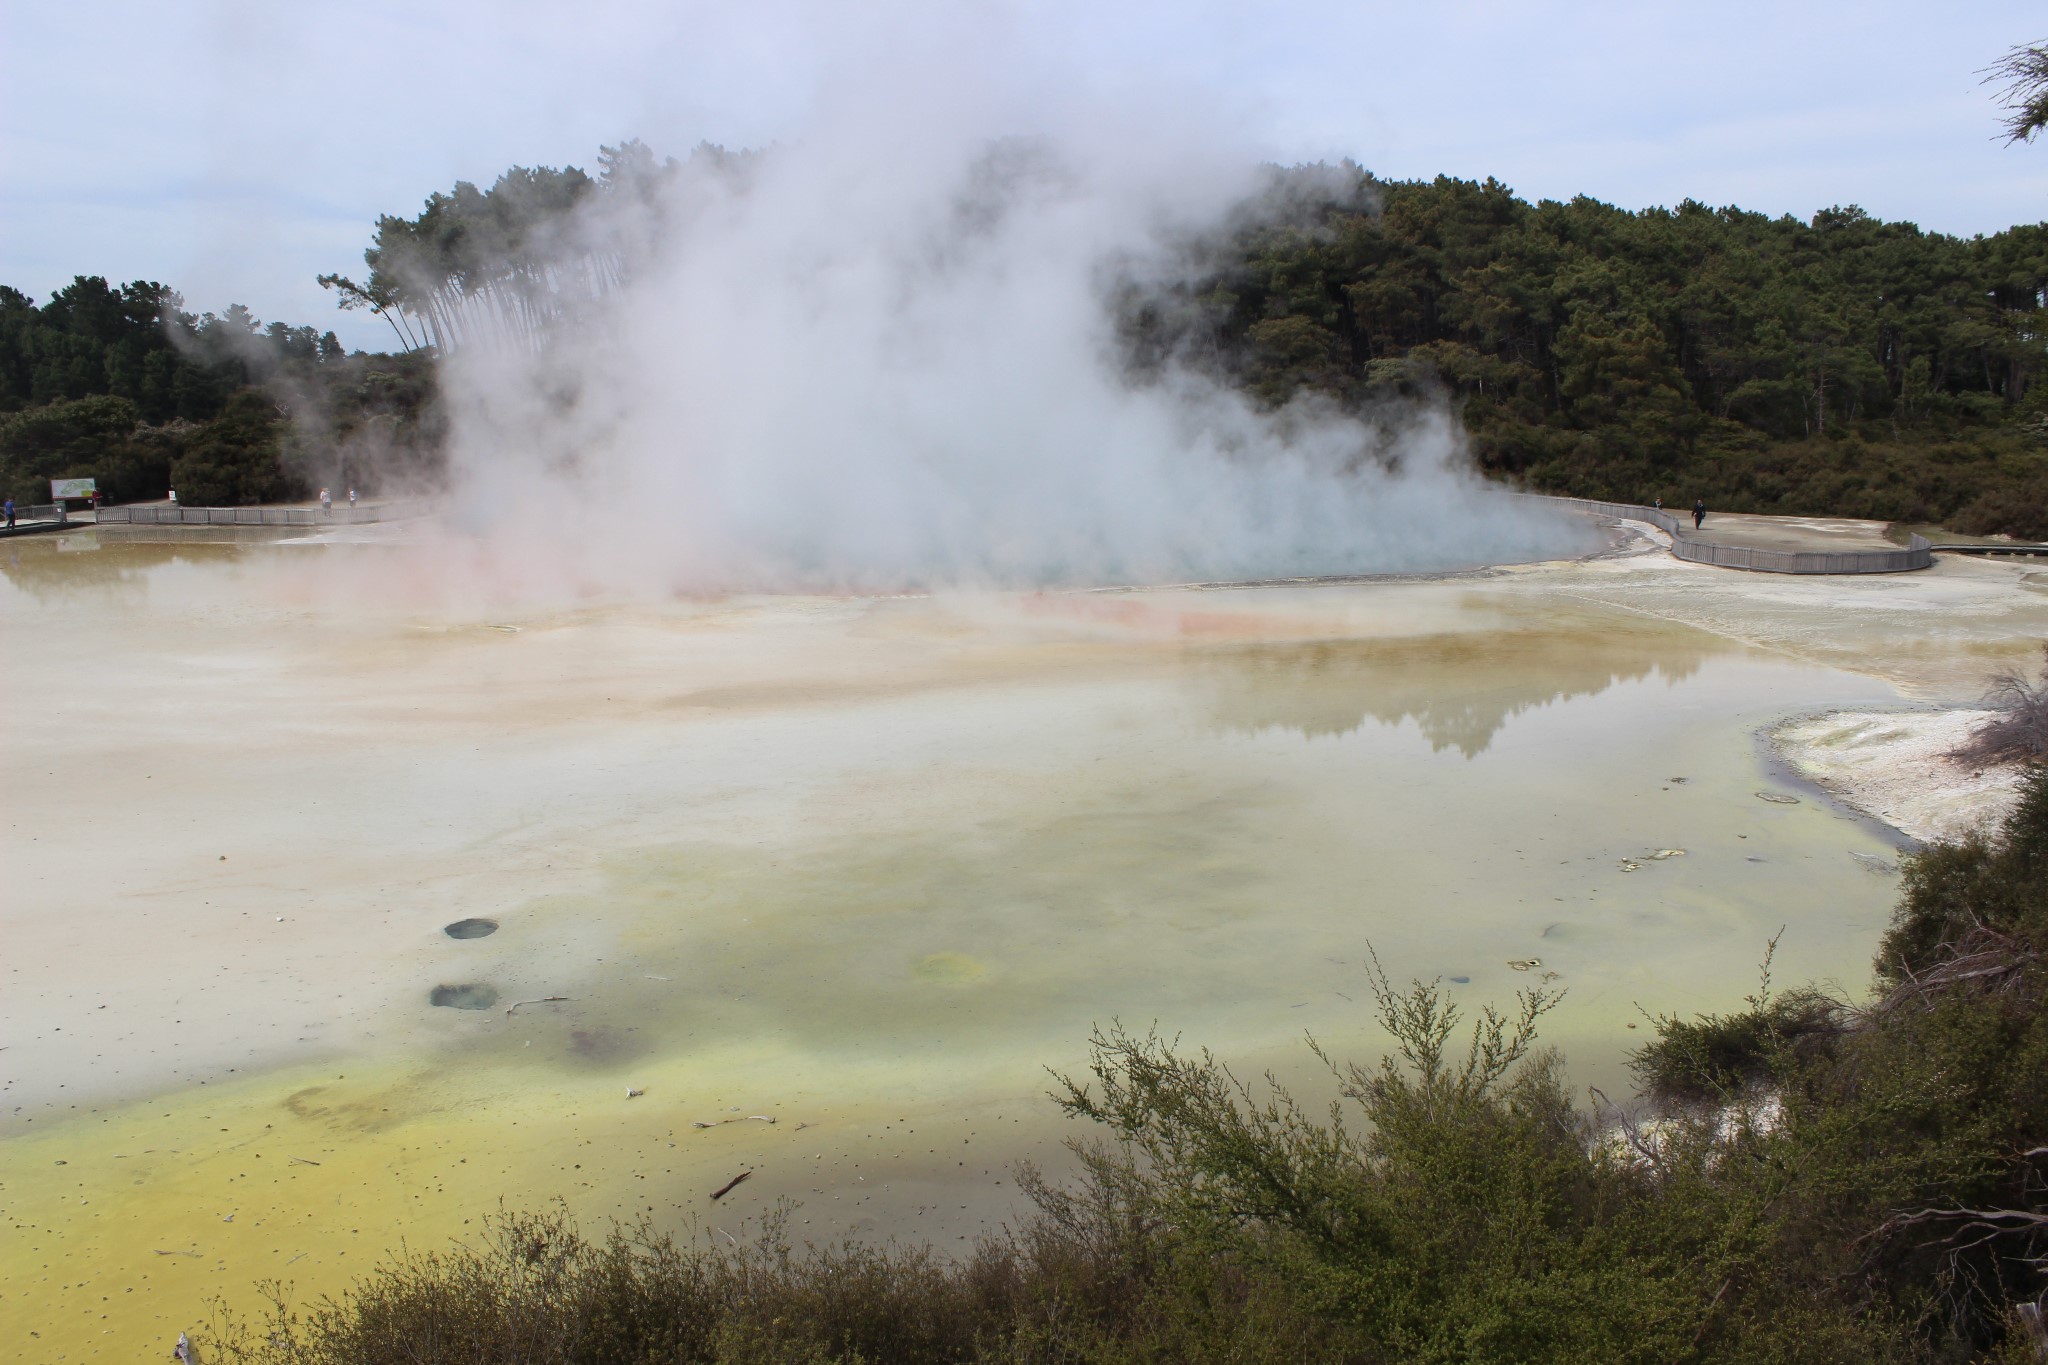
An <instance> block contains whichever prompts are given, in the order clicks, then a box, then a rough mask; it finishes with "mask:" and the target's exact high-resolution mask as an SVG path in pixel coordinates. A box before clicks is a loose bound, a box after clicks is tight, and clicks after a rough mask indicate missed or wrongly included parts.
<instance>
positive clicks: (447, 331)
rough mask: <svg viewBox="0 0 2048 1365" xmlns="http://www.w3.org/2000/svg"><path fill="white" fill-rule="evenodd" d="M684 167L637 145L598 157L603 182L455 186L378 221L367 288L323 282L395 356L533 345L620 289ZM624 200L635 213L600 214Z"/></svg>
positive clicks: (552, 171) (513, 177)
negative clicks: (382, 335)
mask: <svg viewBox="0 0 2048 1365" xmlns="http://www.w3.org/2000/svg"><path fill="white" fill-rule="evenodd" d="M748 155H749V154H746V153H740V154H733V153H728V152H726V151H725V150H724V149H722V148H719V147H716V146H712V145H711V144H708V143H707V144H704V145H702V146H700V147H698V148H697V150H696V151H695V152H694V153H692V156H691V162H692V164H695V165H699V166H708V167H711V168H712V169H714V170H720V171H723V172H726V173H731V172H733V171H735V170H736V169H737V168H738V167H740V166H742V165H743V164H744V162H745V160H746V158H747V156H748ZM680 169H681V163H679V162H677V161H676V160H675V159H674V158H667V159H657V158H656V157H655V155H654V153H653V152H652V151H651V150H649V148H648V147H647V145H646V144H645V143H643V142H640V141H639V140H637V139H633V140H629V141H626V142H622V143H620V144H619V145H618V146H616V147H605V146H600V147H599V148H598V173H597V174H596V175H595V176H592V175H589V174H587V173H586V172H585V171H583V170H582V169H581V168H580V167H577V166H566V167H563V168H561V169H557V168H555V167H553V166H514V167H512V168H511V169H510V170H508V171H506V172H505V173H504V174H503V175H500V176H499V177H498V178H497V180H496V181H495V182H494V183H493V184H492V185H491V186H490V188H488V189H479V188H478V187H477V186H476V185H474V184H472V183H470V182H469V181H467V180H458V181H456V182H455V185H454V188H452V189H451V190H449V191H448V192H447V193H445V194H444V193H442V192H441V191H439V190H436V191H435V192H434V193H433V194H431V195H429V196H427V201H426V203H425V204H424V205H423V206H422V207H421V209H420V211H419V213H418V214H417V215H415V216H414V217H411V218H404V217H400V216H398V215H396V214H389V213H387V214H383V215H380V216H379V217H378V219H377V227H376V231H375V233H374V235H373V236H372V239H371V242H370V245H369V247H368V248H367V249H366V250H365V251H364V252H363V263H364V264H365V265H367V266H369V268H370V273H369V275H368V276H367V277H366V280H365V282H364V283H362V284H358V283H356V282H355V281H354V280H352V279H350V278H348V277H347V276H345V275H340V274H334V275H321V276H319V277H318V279H319V282H320V284H321V286H322V287H323V288H327V289H332V290H334V291H335V292H336V294H337V295H338V297H339V300H340V304H341V307H343V308H345V309H353V308H362V309H367V310H368V311H369V312H370V313H372V314H373V315H375V316H377V317H381V318H383V319H384V320H385V322H387V323H388V324H390V327H391V330H392V334H393V336H394V337H396V338H397V340H398V342H399V345H400V347H401V349H404V350H408V351H411V350H418V349H422V348H425V347H433V348H434V349H435V350H437V351H440V352H447V351H450V350H453V349H455V348H456V347H459V346H463V345H472V344H476V343H478V342H484V343H488V344H493V345H503V344H507V343H512V344H516V345H521V346H537V345H539V344H540V342H541V339H542V338H543V336H544V335H545V334H546V332H547V330H548V328H550V327H551V326H553V325H554V324H555V323H556V322H558V321H560V320H561V319H562V318H563V317H564V316H565V315H569V314H573V313H574V312H575V310H576V309H577V308H578V307H579V306H581V305H584V304H587V303H589V302H591V301H592V300H595V299H597V298H600V297H602V296H603V295H605V294H607V293H609V292H610V291H611V290H613V289H615V288H617V287H618V286H619V285H620V284H621V283H622V282H623V280H624V279H625V275H626V271H627V268H628V263H627V257H628V254H629V249H630V248H631V246H633V245H634V244H635V243H636V241H639V240H641V239H640V238H639V232H640V231H641V230H650V231H651V230H653V229H655V228H656V227H657V225H658V223H659V220H660V218H661V215H662V211H663V205H662V202H661V192H662V188H663V187H664V186H665V185H668V184H670V183H672V182H673V181H674V179H675V176H676V173H677V172H678V170H680ZM621 200H623V201H627V203H628V204H629V206H630V207H631V208H633V209H635V210H638V212H637V213H636V214H629V215H626V214H619V213H616V212H614V213H600V212H591V211H589V210H592V209H595V208H598V207H600V206H605V207H610V208H613V209H616V208H617V207H618V206H619V202H620V201H621Z"/></svg>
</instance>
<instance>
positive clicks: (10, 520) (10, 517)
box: [7, 498, 14, 531]
mask: <svg viewBox="0 0 2048 1365" xmlns="http://www.w3.org/2000/svg"><path fill="white" fill-rule="evenodd" d="M7 529H8V530H10V531H12V530H13V529H14V499H13V498H9V499H8V500H7Z"/></svg>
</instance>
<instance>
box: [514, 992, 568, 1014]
mask: <svg viewBox="0 0 2048 1365" xmlns="http://www.w3.org/2000/svg"><path fill="white" fill-rule="evenodd" d="M568 998H569V997H568V996H566V995H543V996H542V997H541V998H540V999H538V1000H514V1001H513V1002H512V1003H511V1004H509V1005H507V1006H505V1017H506V1018H507V1019H510V1018H511V1017H512V1011H513V1010H516V1009H518V1008H519V1007H520V1006H521V1005H552V1004H554V1003H555V1002H556V1001H558V1000H567V999H568Z"/></svg>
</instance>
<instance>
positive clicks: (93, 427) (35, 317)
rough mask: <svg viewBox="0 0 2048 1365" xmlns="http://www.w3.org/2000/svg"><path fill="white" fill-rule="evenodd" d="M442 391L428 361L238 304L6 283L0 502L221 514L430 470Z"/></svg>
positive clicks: (103, 286) (143, 289) (87, 286)
mask: <svg viewBox="0 0 2048 1365" xmlns="http://www.w3.org/2000/svg"><path fill="white" fill-rule="evenodd" d="M433 395H434V391H433V373H432V368H431V363H430V362H429V361H428V360H427V358H426V357H424V356H382V355H364V354H361V353H357V354H355V355H349V354H346V353H344V351H343V349H342V346H341V343H340V342H339V341H338V340H337V339H336V338H335V335H334V333H333V332H326V333H319V332H316V331H315V330H314V329H313V328H311V327H289V326H286V325H285V324H283V323H272V324H270V325H269V326H268V327H264V326H262V325H261V324H260V323H259V322H258V321H257V320H256V319H255V318H254V317H252V316H250V314H249V312H248V310H247V309H245V308H242V307H240V306H239V305H232V306H230V307H228V308H227V309H226V310H225V311H224V312H222V313H221V314H219V315H218V316H216V315H215V314H212V313H206V314H202V315H199V316H197V317H194V316H193V315H191V314H190V313H187V312H185V311H184V308H183V301H182V300H181V299H180V298H179V297H178V295H177V294H176V293H175V292H174V291H173V290H170V289H168V288H166V287H165V286H163V285H161V284H158V283H155V282H153V281H144V280H137V281H134V282H133V283H130V284H125V285H121V286H119V287H115V286H112V285H110V284H108V283H107V281H106V280H104V279H102V278H100V277H98V276H80V277H78V278H77V279H75V280H73V281H72V283H71V284H69V285H68V286H66V287H65V288H63V289H61V290H59V291H57V293H56V294H55V295H53V296H52V297H51V298H50V299H49V300H48V301H47V302H45V303H44V304H42V305H41V306H40V307H38V306H37V305H36V303H35V301H34V300H33V299H31V298H30V297H29V296H28V295H26V294H24V293H22V292H21V291H20V290H17V289H12V288H7V287H4V286H0V493H4V494H5V495H7V496H11V497H13V498H14V499H15V500H16V502H18V503H24V504H26V503H38V502H47V501H48V500H49V496H50V487H49V480H50V479H52V478H72V477H87V476H90V477H93V478H96V479H98V481H99V487H100V489H101V491H102V492H103V493H104V494H105V496H106V497H108V498H109V499H111V500H113V501H129V500H138V499H149V498H161V497H163V496H164V495H165V494H166V492H167V491H168V490H170V489H171V488H176V489H178V490H179V497H180V498H181V499H182V500H184V501H185V502H187V503H190V504H194V505H216V506H219V505H242V504H249V503H258V502H273V501H278V500H281V499H288V498H295V497H304V496H305V495H306V494H307V493H308V492H310V491H311V490H312V489H313V488H314V487H316V486H317V485H319V484H321V483H323V482H324V483H333V484H337V485H341V486H347V485H348V484H350V483H352V482H353V483H357V484H360V485H362V486H363V487H364V488H365V489H366V490H369V489H371V488H373V487H374V486H375V483H376V481H377V480H378V479H380V478H391V477H394V475H395V474H396V475H405V474H412V475H415V476H425V475H429V474H430V473H431V471H432V468H433V462H434V457H435V445H436V442H437V440H438V431H437V429H436V427H435V424H434V414H433V402H432V400H433Z"/></svg>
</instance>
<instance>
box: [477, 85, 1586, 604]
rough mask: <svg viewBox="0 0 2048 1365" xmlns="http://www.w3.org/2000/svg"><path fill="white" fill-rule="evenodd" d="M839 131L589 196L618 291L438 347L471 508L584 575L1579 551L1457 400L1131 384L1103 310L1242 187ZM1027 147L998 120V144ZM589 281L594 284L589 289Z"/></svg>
mask: <svg viewBox="0 0 2048 1365" xmlns="http://www.w3.org/2000/svg"><path fill="white" fill-rule="evenodd" d="M924 113H925V116H924V117H920V118H917V119H907V118H900V117H899V118H890V119H886V120H879V121H877V120H863V119H860V118H854V117H849V118H840V119H835V120H821V122H820V126H818V127H816V128H813V129H812V130H811V132H810V133H809V134H808V135H806V136H805V137H804V138H803V139H802V140H800V141H797V142H793V143H790V144H787V145H783V146H780V147H777V148H775V149H774V150H773V151H771V152H769V153H767V154H765V155H763V156H760V157H757V158H754V159H752V161H751V162H750V163H749V164H748V166H747V168H746V169H745V171H744V172H743V173H741V174H738V175H734V174H732V173H730V172H729V171H720V170H719V169H717V168H716V167H715V166H714V165H713V164H712V163H711V162H710V161H709V160H706V159H699V160H693V161H692V162H691V163H690V164H689V165H687V166H685V167H684V168H682V170H681V171H680V172H679V173H678V174H677V175H676V176H674V177H673V178H671V179H670V180H668V181H666V182H664V183H663V184H662V186H661V188H660V189H659V191H658V192H657V193H655V194H653V195H652V196H651V197H641V196H633V195H626V194H615V195H608V196H604V197H603V199H602V202H600V203H599V204H598V205H597V207H596V209H595V210H594V211H593V212H592V214H590V215H589V216H588V217H587V218H586V220H585V221H583V222H581V223H580V224H579V225H578V231H579V232H580V233H581V234H582V239H581V240H580V241H578V242H574V243H564V244H563V249H564V250H565V251H589V250H602V251H605V252H611V253H615V254H622V255H623V258H624V259H625V261H626V265H625V268H624V270H623V272H622V274H623V279H624V281H625V282H624V283H623V284H622V285H620V286H619V287H617V288H614V289H612V290H610V291H609V292H607V293H605V294H604V295H603V296H602V297H600V298H598V299H597V300H595V301H594V302H587V303H586V304H585V305H584V306H582V307H581V309H580V310H578V311H577V313H576V315H575V316H573V317H571V318H569V319H568V320H567V321H565V322H563V323H560V324H557V325H555V326H553V327H552V328H550V329H549V332H548V339H547V342H546V344H545V345H544V346H542V347H541V348H539V349H538V350H537V351H530V350H526V349H521V348H515V347H497V348H488V347H474V348H469V349H465V350H463V351H460V352H458V353H457V354H455V355H454V356H452V357H450V359H449V363H448V365H447V367H446V378H445V385H446V389H447V393H448V395H449V402H450V410H451V420H452V424H453V449H454V459H455V462H456V472H457V479H458V496H457V498H456V499H455V502H456V505H457V506H458V507H460V508H463V509H464V512H463V515H464V517H465V518H466V519H467V520H468V522H469V524H471V525H472V526H473V527H474V528H475V529H477V530H479V531H486V532H497V531H506V532H512V533H514V534H516V535H517V536H518V538H519V540H520V541H521V542H523V543H525V544H528V545H542V544H546V545H549V546H551V547H554V548H553V549H552V550H551V553H557V554H560V555H563V556H566V562H563V563H561V564H560V565H559V568H560V569H561V571H562V572H565V573H567V574H569V575H571V576H573V577H574V578H575V579H576V581H577V582H579V583H581V584H584V585H588V586H627V585H633V586H647V585H655V586H660V587H663V588H670V589H688V590H722V589H733V588H776V587H791V588H830V589H854V590H893V589H899V588H907V587H916V586H929V585H936V584H988V585H1005V586H1025V585H1040V584H1069V583H1157V582H1177V581H1188V580H1216V579H1231V580H1235V579H1251V578H1267V577H1279V576H1294V575H1319V574H1345V573H1367V572H1387V571H1404V570H1418V569H1429V568H1441V567H1447V566H1452V565H1462V564H1472V563H1477V562H1484V561H1501V560H1516V559H1532V558H1540V557H1544V556H1546V555H1551V554H1557V553H1563V552H1570V551H1572V550H1574V549H1576V548H1579V547H1580V546H1581V545H1582V543H1583V539H1582V538H1583V534H1584V533H1583V532H1582V531H1581V530H1580V529H1579V528H1577V527H1576V526H1574V525H1572V524H1570V523H1568V522H1567V521H1565V520H1564V519H1562V518H1560V517H1556V516H1554V515H1550V514H1547V513H1545V512H1544V511H1542V510H1540V509H1533V508H1531V507H1530V506H1528V505H1527V504H1521V503H1517V502H1515V501H1514V500H1511V499H1509V498H1507V497H1505V496H1502V495H1501V494H1499V493H1498V492H1495V491H1493V490H1491V489H1489V488H1488V487H1486V486H1485V485H1484V484H1483V483H1482V482H1481V481H1480V480H1479V479H1478V478H1477V477H1476V475H1475V474H1473V473H1472V472H1471V470H1470V468H1469V466H1468V463H1467V461H1466V459H1465V457H1464V453H1463V448H1462V445H1461V439H1460V436H1459V433H1458V431H1457V429H1456V424H1455V422H1454V421H1453V420H1452V419H1451V418H1450V417H1449V416H1447V415H1446V414H1444V413H1442V412H1440V411H1403V412H1400V413H1388V414H1385V415H1384V416H1383V417H1382V418H1381V419H1379V420H1375V421H1373V422H1364V421H1360V420H1357V419H1354V418H1348V417H1345V416H1342V415H1340V414H1337V413H1335V412H1331V411H1326V410H1317V409H1314V408H1310V407H1306V406H1301V405H1297V406H1296V407H1295V408H1292V409H1290V410H1288V411H1285V412H1283V413H1280V414H1266V413H1261V412H1259V411H1257V410H1255V408H1254V407H1253V406H1252V405H1251V404H1249V403H1248V402H1247V401H1246V400H1244V399H1243V398H1241V397H1240V396H1239V395H1237V394H1236V393H1235V392H1232V391H1229V390H1227V389H1225V388H1223V387H1222V386H1220V385H1218V384H1216V383H1213V382H1211V381H1209V380H1206V379H1204V378H1201V377H1199V376H1198V375H1196V374H1194V373H1192V372H1191V371H1188V370H1186V369H1173V370H1170V371H1169V372H1168V373H1167V374H1166V375H1165V377H1164V378H1163V379H1159V380H1155V381H1152V382H1148V383H1145V384H1137V383H1134V382H1133V381H1131V380H1130V379H1129V378H1128V377H1127V376H1126V372H1125V366H1124V364H1123V361H1122V358H1121V355H1120V352H1119V348H1118V342H1117V338H1116V336H1115V322H1114V318H1113V316H1112V310H1111V308H1110V307H1109V305H1108V301H1107V291H1108V289H1109V288H1110V287H1111V285H1112V284H1113V283H1114V282H1116V281H1118V280H1130V279H1132V278H1138V279H1143V278H1145V277H1146V276H1147V275H1148V274H1149V273H1153V272H1165V271H1169V270H1171V269H1172V268H1173V265H1172V260H1171V256H1170V253H1169V251H1168V250H1167V248H1166V247H1165V245H1164V243H1165V242H1166V241H1168V240H1169V239H1170V238H1171V237H1172V236H1173V235H1174V234H1184V233H1186V232H1189V231H1192V230H1196V229H1198V228H1199V227H1201V226H1202V225H1204V224H1210V223H1215V222H1218V221H1220V220H1221V218H1222V216H1223V215H1224V213H1225V212H1226V211H1227V210H1228V209H1229V208H1230V206H1232V205H1233V204H1235V203H1239V202H1241V201H1242V199H1243V198H1244V196H1246V195H1247V194H1249V193H1251V192H1252V191H1253V189H1254V185H1255V175H1256V169H1257V168H1256V165H1255V162H1254V159H1253V158H1252V157H1250V156H1247V155H1243V154H1241V152H1240V150H1239V149H1237V148H1235V147H1221V148H1217V149H1215V150H1213V151H1209V152H1203V151H1201V150H1200V149H1199V148H1196V147H1194V146H1191V145H1190V142H1189V139H1188V138H1186V137H1185V136H1179V137H1176V136H1171V135H1166V136H1156V137H1154V136H1147V135H1145V133H1144V132H1143V130H1142V129H1134V128H1133V127H1132V126H1130V124H1129V123H1128V122H1126V123H1125V124H1124V125H1123V126H1117V127H1114V128H1111V127H1096V128H1093V129H1090V130H1089V131H1087V132H1083V133H1075V132H1071V131H1069V132H1065V133H1062V132H1059V131H1053V132H1046V131H1044V129H1043V128H1042V127H1041V128H1040V129H1035V130H1033V133H1032V137H1031V138H1030V140H1029V141H1028V142H1024V141H1019V140H1016V139H1011V138H1002V137H998V136H996V135H995V134H996V133H997V132H1000V131H1002V130H992V129H989V128H987V127H984V126H977V121H976V120H975V119H973V118H972V117H969V116H965V115H963V114H961V113H960V111H958V110H946V111H929V110H927V111H924ZM1012 126H1013V127H1014V124H1013V125H1012ZM586 274H587V272H586Z"/></svg>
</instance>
